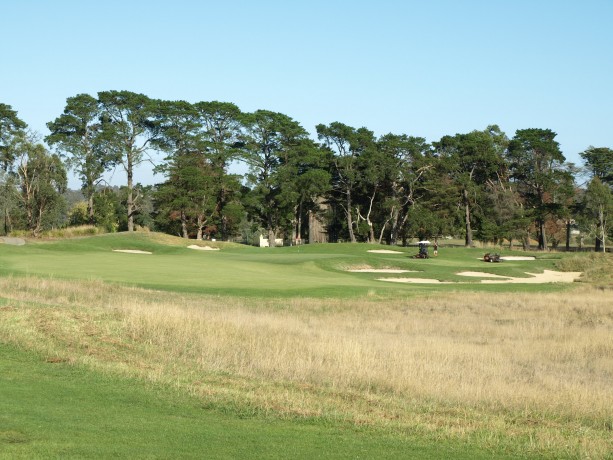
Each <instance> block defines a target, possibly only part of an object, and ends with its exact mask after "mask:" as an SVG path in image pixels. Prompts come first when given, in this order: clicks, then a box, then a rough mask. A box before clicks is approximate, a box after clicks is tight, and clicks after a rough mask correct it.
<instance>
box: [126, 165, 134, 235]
mask: <svg viewBox="0 0 613 460" xmlns="http://www.w3.org/2000/svg"><path fill="white" fill-rule="evenodd" d="M132 169H133V167H132V157H131V156H130V155H128V169H127V171H126V172H127V174H128V200H127V207H128V231H129V232H133V231H134V197H133V195H132V192H133V190H132V189H133V188H134V185H133V178H132V174H133V171H132Z"/></svg>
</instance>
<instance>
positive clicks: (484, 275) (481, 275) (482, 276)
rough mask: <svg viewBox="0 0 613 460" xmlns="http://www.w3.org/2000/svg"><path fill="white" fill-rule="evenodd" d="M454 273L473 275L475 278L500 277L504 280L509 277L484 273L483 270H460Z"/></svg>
mask: <svg viewBox="0 0 613 460" xmlns="http://www.w3.org/2000/svg"><path fill="white" fill-rule="evenodd" d="M456 275H460V276H474V277H476V278H502V279H505V280H508V279H510V278H511V277H510V276H502V275H494V274H493V273H484V272H460V273H456Z"/></svg>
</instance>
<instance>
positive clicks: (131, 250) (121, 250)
mask: <svg viewBox="0 0 613 460" xmlns="http://www.w3.org/2000/svg"><path fill="white" fill-rule="evenodd" d="M113 252H127V253H128V254H153V253H152V252H149V251H139V250H138V249H113Z"/></svg>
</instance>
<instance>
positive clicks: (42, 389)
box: [0, 234, 561, 458]
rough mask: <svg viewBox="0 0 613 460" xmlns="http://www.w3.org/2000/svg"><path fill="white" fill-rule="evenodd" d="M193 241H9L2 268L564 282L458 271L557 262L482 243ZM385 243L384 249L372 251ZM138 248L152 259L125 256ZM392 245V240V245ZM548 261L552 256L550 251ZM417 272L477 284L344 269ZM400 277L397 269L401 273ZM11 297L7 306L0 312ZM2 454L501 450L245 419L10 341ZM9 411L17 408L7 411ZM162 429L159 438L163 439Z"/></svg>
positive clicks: (373, 288) (399, 290)
mask: <svg viewBox="0 0 613 460" xmlns="http://www.w3.org/2000/svg"><path fill="white" fill-rule="evenodd" d="M185 246H186V244H185V241H183V240H180V239H174V238H172V237H163V236H160V235H153V234H135V235H103V236H96V237H91V238H83V239H78V240H70V241H53V242H45V243H38V244H28V245H26V246H22V247H12V246H8V245H0V275H2V274H4V275H6V274H12V275H26V274H29V275H35V276H53V277H66V278H74V279H100V280H103V281H110V282H117V283H122V284H123V283H126V280H129V283H128V284H135V285H140V286H143V287H150V288H162V289H167V290H169V291H194V292H202V293H214V294H224V295H232V296H237V295H238V296H257V297H260V296H274V297H292V296H304V297H327V296H335V297H336V296H339V297H348V296H363V295H371V296H372V295H377V296H381V297H398V296H402V297H406V296H407V295H414V294H419V293H435V292H439V291H441V290H443V291H444V290H453V291H456V290H472V291H476V290H478V291H488V292H490V291H494V292H495V291H517V290H521V291H524V292H526V291H530V292H541V291H551V290H558V289H560V288H561V286H559V285H555V286H554V285H513V286H505V285H487V286H482V285H479V284H477V283H476V282H474V280H467V279H464V278H460V277H457V276H456V275H455V273H456V272H457V271H461V270H472V271H487V272H491V273H496V274H505V275H510V276H522V275H523V273H524V272H526V271H530V272H533V273H536V272H539V271H542V270H543V269H554V262H555V260H554V258H555V257H558V256H555V255H554V256H553V258H542V259H540V260H538V261H534V262H505V263H502V264H485V263H483V262H481V261H480V260H478V259H479V257H480V256H481V255H482V253H483V252H485V251H484V250H466V249H453V250H451V249H449V250H446V249H445V248H441V250H440V256H439V257H438V258H436V259H430V260H414V259H411V258H410V255H412V254H414V253H415V252H416V249H415V248H407V249H401V251H404V252H405V253H404V254H400V255H388V254H369V253H367V252H366V251H367V249H371V248H373V246H366V245H313V246H304V247H293V248H276V249H260V248H245V247H240V246H236V245H221V244H220V245H219V246H220V247H222V251H219V252H213V251H211V252H204V251H202V252H200V251H193V250H190V249H187V248H185ZM374 248H376V247H374ZM112 249H140V250H146V251H151V252H153V253H154V254H153V255H136V254H120V253H114V252H112ZM388 249H389V248H388ZM545 256H546V257H551V256H550V255H545ZM365 265H368V266H372V267H393V268H404V269H409V270H420V271H421V273H411V274H408V275H407V276H411V277H419V276H422V277H424V278H438V279H441V280H451V281H465V282H466V281H473V282H472V283H470V284H463V285H440V286H430V285H423V286H417V285H397V284H386V283H382V282H380V281H376V279H375V278H377V277H378V275H373V274H358V273H347V272H345V271H344V269H345V268H347V267H354V266H365ZM392 276H396V275H392ZM1 307H2V303H1V302H0V308H1ZM1 342H2V339H1V337H0V457H3V458H15V457H22V458H32V457H45V458H48V457H67V456H68V457H69V456H73V457H109V456H119V457H141V458H142V457H183V458H185V457H201V456H202V453H203V452H206V454H207V456H209V457H210V458H238V457H249V458H254V457H256V456H257V455H259V456H260V457H261V458H287V457H288V456H290V457H293V458H294V457H295V458H375V457H376V458H429V457H431V458H443V457H453V458H463V457H465V458H478V457H486V458H490V457H492V456H494V457H497V458H501V457H502V453H501V452H487V453H484V451H482V450H480V449H479V448H477V447H475V445H473V444H461V445H460V444H455V445H453V444H440V443H437V445H436V446H434V448H433V446H432V444H431V443H427V442H425V441H423V440H421V441H420V440H419V438H416V439H413V438H405V437H400V436H399V435H398V433H396V434H395V435H390V434H386V433H385V432H383V431H377V430H370V429H369V430H366V429H363V430H356V429H355V428H353V427H351V426H347V425H343V424H336V423H332V422H330V421H329V420H325V421H323V420H317V419H313V420H310V421H309V420H306V421H305V420H302V421H300V420H291V421H288V420H279V419H275V418H258V417H247V418H244V417H241V416H239V414H237V413H223V412H219V408H213V409H212V410H211V409H210V408H209V409H207V410H203V409H202V407H199V406H198V402H197V401H196V400H193V399H190V398H188V397H186V396H185V395H181V394H177V393H175V392H171V391H169V390H164V389H163V388H159V387H153V386H149V387H145V386H144V385H143V384H142V383H136V382H135V381H134V380H130V379H127V378H126V379H121V378H117V377H109V376H108V375H101V374H97V373H94V372H92V371H88V370H86V369H85V368H81V367H74V366H70V365H68V364H65V363H56V364H51V363H46V362H45V361H44V360H42V359H41V358H40V357H37V356H36V355H34V354H30V353H26V352H21V351H16V350H14V349H12V348H8V347H6V346H2V345H1ZM6 414H9V415H8V416H7V415H6ZM161 434H162V435H161Z"/></svg>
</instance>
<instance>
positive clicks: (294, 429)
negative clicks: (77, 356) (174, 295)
mask: <svg viewBox="0 0 613 460" xmlns="http://www.w3.org/2000/svg"><path fill="white" fill-rule="evenodd" d="M49 361H51V360H45V359H43V358H42V357H40V356H38V355H36V354H33V353H30V352H25V351H22V350H17V349H15V348H13V347H10V346H6V345H2V343H0V458H6V459H9V458H10V459H15V458H17V459H19V458H23V459H34V458H45V459H48V458H133V459H141V458H207V459H246V458H249V459H258V458H262V459H275V458H295V459H325V458H330V459H371V458H381V459H400V458H406V459H409V458H416V459H417V458H419V459H429V458H431V459H439V458H455V459H478V458H493V457H495V458H505V457H506V455H505V454H504V453H502V452H490V451H484V450H480V449H476V448H474V447H472V446H470V445H466V444H463V443H462V444H459V443H458V444H453V443H449V442H437V443H432V442H429V443H428V442H424V441H423V440H417V439H415V438H413V437H412V436H410V434H408V433H407V434H406V435H403V434H390V433H385V432H382V431H375V430H371V429H365V428H361V429H360V428H355V427H353V426H350V425H346V424H340V423H339V424H336V425H335V424H331V423H330V422H329V421H328V422H322V421H319V420H317V419H309V420H279V419H274V418H263V417H246V416H240V415H237V414H234V413H224V412H221V411H219V410H211V409H209V408H205V407H203V405H202V403H201V402H199V401H198V400H196V399H191V398H189V397H187V396H185V395H180V394H177V393H176V392H173V391H171V390H169V389H164V388H159V387H146V386H145V385H144V384H142V383H140V382H134V381H131V380H127V379H121V378H118V377H112V376H108V375H102V374H99V373H96V372H93V371H91V370H86V369H84V368H81V367H75V366H71V365H69V364H67V363H63V362H49Z"/></svg>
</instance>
